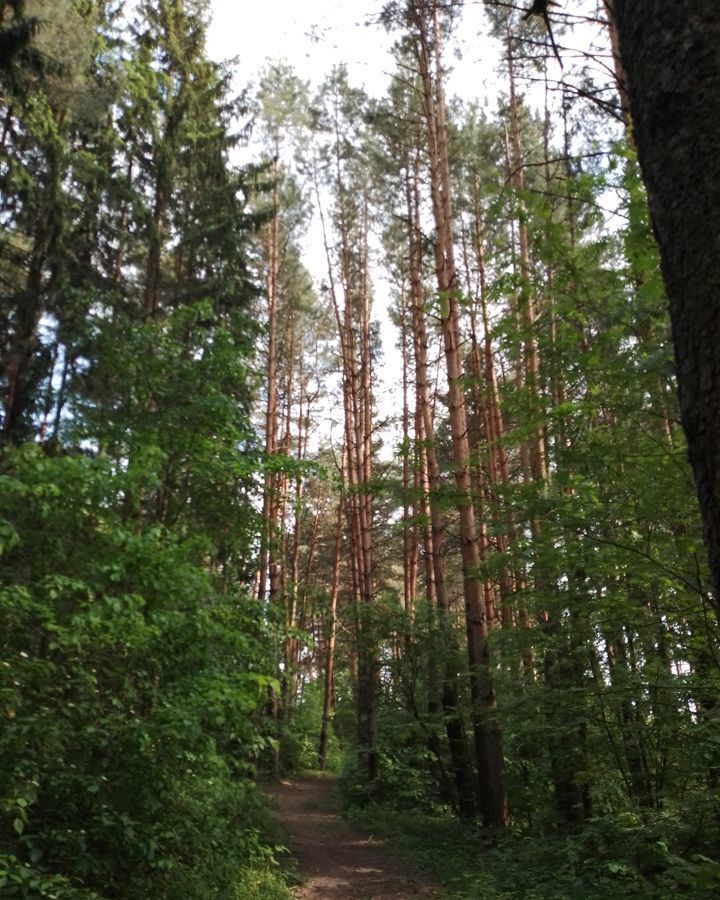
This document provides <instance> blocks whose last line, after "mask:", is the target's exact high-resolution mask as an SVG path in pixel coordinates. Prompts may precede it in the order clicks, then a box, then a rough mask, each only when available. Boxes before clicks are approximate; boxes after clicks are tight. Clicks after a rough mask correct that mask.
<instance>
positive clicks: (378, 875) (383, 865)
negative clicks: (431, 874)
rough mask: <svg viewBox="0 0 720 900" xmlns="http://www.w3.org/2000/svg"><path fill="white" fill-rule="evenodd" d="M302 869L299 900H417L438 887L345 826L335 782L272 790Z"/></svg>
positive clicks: (313, 780)
mask: <svg viewBox="0 0 720 900" xmlns="http://www.w3.org/2000/svg"><path fill="white" fill-rule="evenodd" d="M268 793H269V794H270V796H271V797H273V799H274V800H275V802H276V803H277V806H278V819H279V821H280V825H281V827H282V829H283V831H284V832H285V834H286V835H287V838H286V840H287V845H288V848H289V850H290V851H291V853H292V854H293V856H294V857H295V859H296V860H297V864H298V872H299V876H300V878H301V879H302V885H301V886H300V887H299V888H298V889H297V893H296V897H297V900H415V898H418V897H441V896H442V895H441V894H440V893H439V891H438V888H437V886H436V885H434V884H432V883H431V881H430V880H429V879H428V878H426V877H424V876H423V875H420V874H418V873H417V872H414V871H412V870H411V869H410V868H409V867H408V865H407V864H406V863H404V862H402V861H401V860H399V859H397V858H396V857H394V856H393V854H392V850H391V848H390V847H388V846H387V845H386V844H385V843H384V842H383V841H382V840H380V839H378V838H374V837H373V836H372V835H371V834H364V833H362V832H361V831H359V830H358V829H357V828H354V827H352V826H351V825H348V824H347V823H346V822H344V821H343V820H342V819H341V818H340V816H339V815H338V811H337V802H336V796H335V794H336V784H335V780H334V779H332V778H304V779H298V780H293V781H282V782H281V783H280V784H278V785H276V786H274V787H272V788H271V789H269V790H268Z"/></svg>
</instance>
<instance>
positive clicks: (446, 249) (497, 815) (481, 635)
mask: <svg viewBox="0 0 720 900" xmlns="http://www.w3.org/2000/svg"><path fill="white" fill-rule="evenodd" d="M412 18H413V19H414V23H413V24H414V25H415V28H416V32H415V35H414V39H415V48H416V58H417V62H418V66H419V74H420V78H421V80H422V85H423V111H424V114H425V121H426V125H427V137H428V153H429V159H430V190H431V198H432V207H433V218H434V220H435V228H436V238H435V270H436V275H437V284H438V292H439V301H440V325H441V331H442V336H443V344H444V348H445V363H446V367H447V379H448V403H449V408H450V409H449V412H450V433H451V440H452V456H453V463H454V466H455V487H456V491H457V496H458V506H457V512H458V516H459V520H460V544H461V557H462V567H463V592H464V596H465V622H466V629H467V642H468V661H469V664H470V688H471V695H472V710H473V730H474V736H475V755H476V762H477V768H478V793H479V800H480V805H481V809H482V813H483V819H484V821H485V823H486V824H487V825H492V826H498V827H501V828H502V827H506V825H507V798H506V793H505V774H504V764H503V757H502V745H501V737H500V727H499V724H498V721H497V717H496V714H495V688H494V684H493V676H492V669H491V667H490V654H489V646H488V640H487V637H488V623H487V620H486V617H485V605H484V598H483V595H482V587H481V583H480V579H479V575H478V570H479V568H480V554H479V550H478V539H477V533H476V526H475V513H474V509H473V502H472V479H471V474H470V444H469V440H468V428H467V415H466V411H465V396H464V392H463V369H462V364H461V354H460V315H459V305H458V301H459V296H458V294H459V289H458V279H457V271H456V267H455V256H454V246H453V218H452V203H451V196H450V167H449V160H448V153H447V128H446V122H445V96H444V91H443V86H442V68H441V63H440V23H439V17H438V9H437V5H436V4H431V5H429V4H427V3H426V2H425V0H418V2H416V3H415V4H413V16H412Z"/></svg>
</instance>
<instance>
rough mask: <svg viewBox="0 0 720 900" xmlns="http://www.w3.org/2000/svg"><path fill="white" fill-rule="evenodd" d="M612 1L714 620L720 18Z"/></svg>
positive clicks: (699, 4) (719, 569) (651, 3)
mask: <svg viewBox="0 0 720 900" xmlns="http://www.w3.org/2000/svg"><path fill="white" fill-rule="evenodd" d="M612 5H613V11H614V16H615V25H616V28H617V34H618V41H619V48H620V57H621V60H622V65H623V69H624V71H625V75H626V79H627V88H628V94H629V98H630V110H631V113H632V123H633V136H634V140H635V144H636V145H637V150H638V157H639V160H640V166H641V170H642V174H643V178H644V180H645V184H646V186H647V192H648V200H649V205H650V213H651V216H652V221H653V226H654V229H655V234H656V237H657V240H658V245H659V247H660V258H661V262H662V272H663V278H664V280H665V287H666V289H667V294H668V299H669V301H670V319H671V322H672V330H673V341H674V345H675V360H676V371H677V379H678V390H679V398H680V414H681V420H682V425H683V429H684V430H685V435H686V437H687V442H688V455H689V458H690V463H691V465H692V468H693V473H694V476H695V483H696V486H697V492H698V498H699V501H700V511H701V514H702V520H703V533H704V539H705V545H706V547H707V551H708V558H709V561H710V570H711V574H712V580H713V586H714V599H713V602H714V605H715V612H716V615H718V617H719V618H720V599H719V598H720V244H719V243H718V235H720V154H719V153H718V132H719V131H720V61H719V59H718V47H720V17H719V16H718V10H717V3H716V2H715V0H696V2H695V3H693V4H692V5H691V4H687V3H667V2H663V0H645V2H641V0H614V2H613V4H612Z"/></svg>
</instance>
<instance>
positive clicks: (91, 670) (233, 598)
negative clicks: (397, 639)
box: [0, 447, 284, 900]
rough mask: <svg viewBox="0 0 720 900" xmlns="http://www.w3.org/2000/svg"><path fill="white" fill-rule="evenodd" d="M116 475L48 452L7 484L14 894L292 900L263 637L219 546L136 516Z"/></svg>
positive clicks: (4, 599) (18, 457) (5, 883)
mask: <svg viewBox="0 0 720 900" xmlns="http://www.w3.org/2000/svg"><path fill="white" fill-rule="evenodd" d="M6 463H7V459H6ZM119 478H120V476H119V475H118V473H117V472H112V471H110V470H109V467H108V465H107V464H106V463H105V462H104V461H103V460H102V459H90V458H88V457H85V456H83V455H75V456H60V457H56V458H53V457H48V456H46V455H44V454H43V453H42V452H41V451H40V450H38V449H37V448H33V447H26V448H22V449H21V450H20V451H18V452H17V453H15V454H13V467H12V469H10V467H9V466H8V465H6V468H5V474H3V475H2V477H0V508H2V509H3V510H4V511H5V516H6V519H5V522H4V524H3V528H2V537H3V550H4V559H3V562H4V566H3V575H2V583H0V655H1V658H2V664H1V665H0V713H1V715H2V719H1V722H2V724H1V726H0V798H1V800H0V894H1V895H2V896H3V897H8V898H22V900H30V898H36V897H37V898H41V897H54V898H60V900H65V898H68V900H70V898H72V900H94V898H119V900H139V898H147V900H208V898H215V897H217V898H220V897H222V898H238V900H242V898H277V897H281V896H283V894H282V891H283V890H284V888H283V887H282V882H281V879H279V877H278V875H277V868H276V866H275V863H274V857H273V852H272V849H271V848H272V844H271V841H270V839H269V838H268V837H267V833H268V824H269V818H268V814H267V812H266V804H265V801H264V800H263V798H262V797H261V796H260V795H259V793H258V791H257V790H256V787H255V783H254V780H253V774H254V765H253V760H254V759H255V758H256V757H257V756H258V755H259V754H261V753H262V752H263V749H264V748H265V746H266V744H267V736H266V735H265V734H264V731H263V726H262V721H263V717H262V716H261V715H260V713H261V711H262V707H263V704H264V702H265V698H266V696H267V691H268V688H269V686H270V685H271V684H273V682H272V679H271V678H270V677H269V676H268V675H267V674H265V672H264V665H265V664H264V659H265V658H266V656H265V652H264V651H265V647H266V645H267V640H268V637H267V635H266V634H265V628H266V626H265V624H264V621H263V620H262V618H261V615H260V612H259V611H258V609H257V607H256V606H255V605H253V604H251V603H250V601H249V600H246V599H245V598H244V597H243V596H242V595H241V594H237V593H228V592H221V591H219V590H218V589H217V588H216V586H215V585H214V583H213V581H212V579H211V578H210V577H209V576H208V574H207V572H206V570H204V569H203V565H202V563H203V558H204V557H205V555H206V554H207V552H208V547H207V545H206V544H204V543H203V541H201V540H198V539H196V538H184V537H183V536H181V535H178V534H176V533H173V532H171V531H169V530H167V529H165V528H162V527H159V526H152V527H147V528H139V527H133V528H131V527H129V526H127V525H125V524H124V523H123V521H122V519H121V516H120V515H119V514H118V513H117V511H116V510H117V503H116V501H117V496H118V492H119V491H121V489H122V484H121V482H120V484H119V483H118V482H119Z"/></svg>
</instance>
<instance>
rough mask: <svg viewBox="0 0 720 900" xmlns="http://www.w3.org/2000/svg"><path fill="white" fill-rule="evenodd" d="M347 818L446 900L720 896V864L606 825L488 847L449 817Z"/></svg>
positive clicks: (393, 813)
mask: <svg viewBox="0 0 720 900" xmlns="http://www.w3.org/2000/svg"><path fill="white" fill-rule="evenodd" d="M349 817H350V818H351V819H352V821H353V822H354V823H356V824H357V825H359V826H360V827H362V828H363V829H365V830H367V831H370V832H371V833H372V834H373V835H374V836H376V837H382V838H384V839H385V840H386V841H387V843H388V846H389V847H391V848H392V849H393V851H395V852H397V853H398V855H401V856H403V857H405V858H406V859H407V860H408V862H410V863H412V864H413V865H414V866H415V867H416V868H418V869H421V870H424V871H425V872H427V873H428V874H430V875H432V876H433V877H434V878H435V879H436V880H437V881H439V882H440V883H441V884H442V885H443V887H444V889H445V891H446V893H445V894H443V897H444V898H445V900H475V898H477V900H480V898H482V900H576V898H577V900H607V898H608V897H622V898H623V900H667V898H668V897H670V896H680V897H692V898H697V900H705V898H707V900H710V898H715V897H718V896H720V890H719V889H720V867H718V866H717V864H714V863H713V862H712V861H711V860H707V861H706V860H705V859H704V857H699V858H697V859H689V860H683V859H678V858H676V857H671V856H669V855H667V849H666V848H665V847H664V845H663V844H662V843H661V842H659V841H655V840H654V836H653V835H652V834H649V833H646V832H644V831H643V830H638V829H635V831H634V832H633V833H632V835H631V834H630V833H629V832H628V835H627V836H626V839H625V840H623V837H622V835H621V834H619V833H618V832H617V831H614V832H613V835H612V840H610V839H608V836H607V834H605V832H606V831H607V825H606V824H605V823H603V822H600V823H599V824H597V825H596V826H594V828H593V826H592V825H590V826H588V830H586V831H585V832H584V833H583V835H582V836H577V837H573V836H568V837H562V836H551V837H532V838H531V837H522V836H508V837H502V838H497V839H495V840H494V841H493V842H490V841H489V839H488V838H487V837H486V836H484V835H483V834H482V833H481V832H480V831H479V829H477V828H474V827H471V826H463V825H461V824H460V823H458V822H457V821H455V820H453V819H451V818H449V817H441V816H428V815H419V814H417V813H415V812H412V813H403V812H401V811H397V810H394V809H389V808H385V807H379V806H375V807H367V808H365V809H362V810H358V809H355V810H353V811H351V813H349ZM633 842H634V843H633ZM656 845H659V846H656ZM653 854H655V856H654V857H653ZM663 854H665V855H664V856H663ZM654 859H655V862H653V860H654ZM653 869H654V870H653Z"/></svg>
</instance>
